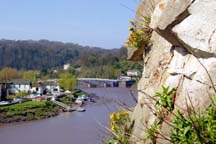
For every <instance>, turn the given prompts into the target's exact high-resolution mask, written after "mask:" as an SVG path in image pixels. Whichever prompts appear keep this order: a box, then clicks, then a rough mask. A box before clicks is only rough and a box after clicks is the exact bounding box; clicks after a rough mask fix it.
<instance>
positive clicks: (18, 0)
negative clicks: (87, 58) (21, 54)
mask: <svg viewBox="0 0 216 144" xmlns="http://www.w3.org/2000/svg"><path fill="white" fill-rule="evenodd" d="M138 2H139V0H0V18H1V21H0V39H1V38H4V39H13V40H26V39H33V40H39V39H48V40H55V41H63V42H74V43H79V44H81V45H89V46H98V47H103V48H119V47H121V46H122V45H123V44H124V41H125V39H126V38H127V35H128V33H129V32H128V29H127V28H128V26H129V23H128V20H129V19H134V17H135V12H132V11H130V10H129V9H128V8H130V9H133V10H135V9H136V7H137V5H138ZM125 6H126V7H128V8H126V7H125Z"/></svg>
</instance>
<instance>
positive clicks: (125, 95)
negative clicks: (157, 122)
mask: <svg viewBox="0 0 216 144" xmlns="http://www.w3.org/2000/svg"><path fill="white" fill-rule="evenodd" d="M130 90H131V89H127V88H89V89H84V91H86V92H88V93H94V94H96V95H97V96H99V99H98V100H97V101H96V103H91V104H89V105H87V106H86V112H72V113H61V114H60V115H58V116H56V117H53V118H49V119H44V120H40V121H33V122H23V123H17V124H8V125H4V126H2V127H0V144H101V143H103V141H104V140H105V139H106V138H107V137H108V134H107V132H106V130H105V129H104V128H103V127H102V126H100V125H99V124H98V122H99V123H101V124H102V125H104V126H106V127H108V126H109V114H110V113H111V112H113V111H117V110H119V109H120V106H119V103H125V104H126V105H128V106H130V107H133V106H135V101H134V98H133V97H132V96H131V94H130ZM133 92H134V95H135V96H136V97H137V91H135V90H133Z"/></svg>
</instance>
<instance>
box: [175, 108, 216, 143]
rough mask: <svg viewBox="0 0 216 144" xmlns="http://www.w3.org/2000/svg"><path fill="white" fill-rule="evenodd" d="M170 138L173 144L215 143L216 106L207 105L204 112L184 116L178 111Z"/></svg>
mask: <svg viewBox="0 0 216 144" xmlns="http://www.w3.org/2000/svg"><path fill="white" fill-rule="evenodd" d="M171 139H172V141H173V143H174V144H179V143H181V144H214V143H216V108H215V106H213V107H209V108H208V109H207V110H206V112H205V113H204V114H199V113H197V112H196V113H194V114H192V115H191V114H190V115H188V116H184V115H183V114H182V113H180V112H178V117H176V118H175V119H174V121H173V127H172V128H171Z"/></svg>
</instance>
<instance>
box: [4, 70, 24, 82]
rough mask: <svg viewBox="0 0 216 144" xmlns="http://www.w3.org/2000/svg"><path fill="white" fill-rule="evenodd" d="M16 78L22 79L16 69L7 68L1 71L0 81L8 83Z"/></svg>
mask: <svg viewBox="0 0 216 144" xmlns="http://www.w3.org/2000/svg"><path fill="white" fill-rule="evenodd" d="M16 78H20V75H19V73H18V72H17V70H16V69H13V68H9V67H5V68H3V69H2V70H1V71H0V81H7V80H11V79H16Z"/></svg>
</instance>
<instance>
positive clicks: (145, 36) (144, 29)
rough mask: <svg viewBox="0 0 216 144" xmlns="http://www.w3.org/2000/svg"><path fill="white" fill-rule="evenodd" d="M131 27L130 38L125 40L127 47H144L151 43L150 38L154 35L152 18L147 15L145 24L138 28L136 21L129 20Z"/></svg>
mask: <svg viewBox="0 0 216 144" xmlns="http://www.w3.org/2000/svg"><path fill="white" fill-rule="evenodd" d="M129 22H130V24H131V27H129V28H128V29H129V30H130V31H131V34H130V35H129V37H128V40H127V41H126V42H125V46H126V47H127V48H137V49H139V48H143V47H146V46H149V45H150V38H151V35H152V29H151V28H150V26H149V25H150V22H151V18H150V17H147V16H145V17H144V21H143V25H142V26H141V28H137V26H136V24H135V22H133V21H129Z"/></svg>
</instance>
